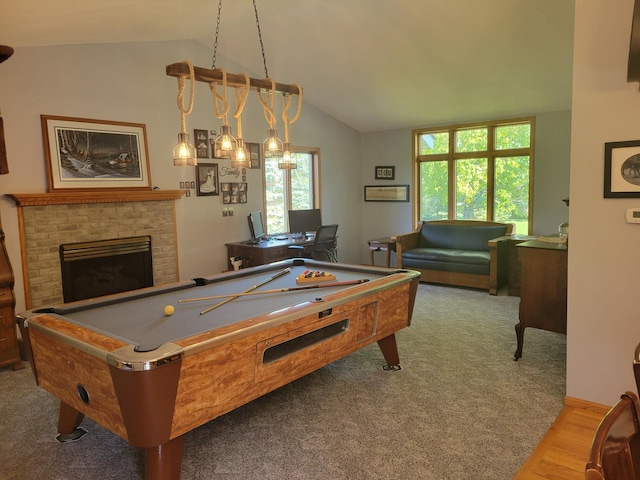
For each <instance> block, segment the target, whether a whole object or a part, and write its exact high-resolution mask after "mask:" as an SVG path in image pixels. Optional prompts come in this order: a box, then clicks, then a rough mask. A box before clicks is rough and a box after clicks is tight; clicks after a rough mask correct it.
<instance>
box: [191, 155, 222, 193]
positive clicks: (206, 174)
mask: <svg viewBox="0 0 640 480" xmlns="http://www.w3.org/2000/svg"><path fill="white" fill-rule="evenodd" d="M196 185H197V188H196V195H197V196H199V197H211V196H214V195H220V188H219V181H218V164H217V163H199V164H198V165H196Z"/></svg>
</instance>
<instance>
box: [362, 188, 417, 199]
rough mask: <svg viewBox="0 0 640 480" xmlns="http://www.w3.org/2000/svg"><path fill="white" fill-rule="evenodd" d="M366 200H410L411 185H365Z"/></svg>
mask: <svg viewBox="0 0 640 480" xmlns="http://www.w3.org/2000/svg"><path fill="white" fill-rule="evenodd" d="M364 201H365V202H408V201H409V185H389V186H383V185H365V186H364Z"/></svg>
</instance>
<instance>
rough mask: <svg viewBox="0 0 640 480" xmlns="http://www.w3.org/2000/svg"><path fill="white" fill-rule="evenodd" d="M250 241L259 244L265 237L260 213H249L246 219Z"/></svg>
mask: <svg viewBox="0 0 640 480" xmlns="http://www.w3.org/2000/svg"><path fill="white" fill-rule="evenodd" d="M248 220H249V231H250V232H251V241H253V242H256V243H257V242H259V241H260V240H262V239H263V238H264V237H265V231H264V223H262V212H261V211H258V212H251V213H250V214H249V217H248Z"/></svg>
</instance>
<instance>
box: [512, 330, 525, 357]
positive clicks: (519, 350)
mask: <svg viewBox="0 0 640 480" xmlns="http://www.w3.org/2000/svg"><path fill="white" fill-rule="evenodd" d="M516 340H517V342H518V346H517V348H516V352H515V353H514V354H513V359H514V360H515V361H518V359H519V358H520V357H522V344H523V343H524V327H523V326H522V322H518V323H516Z"/></svg>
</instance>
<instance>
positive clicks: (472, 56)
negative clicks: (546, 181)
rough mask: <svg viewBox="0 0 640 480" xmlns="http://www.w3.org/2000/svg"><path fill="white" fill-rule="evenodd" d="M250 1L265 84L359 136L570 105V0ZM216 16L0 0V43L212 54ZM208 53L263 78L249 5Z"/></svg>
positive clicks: (170, 1)
mask: <svg viewBox="0 0 640 480" xmlns="http://www.w3.org/2000/svg"><path fill="white" fill-rule="evenodd" d="M256 2H257V7H258V13H259V20H260V29H261V32H262V38H263V43H264V49H265V53H266V59H267V67H268V73H269V76H271V77H273V78H274V79H275V80H276V81H278V82H281V83H292V84H300V85H302V87H303V88H304V99H305V102H309V103H311V104H313V105H315V106H316V107H318V108H319V109H321V110H323V111H325V112H326V113H328V114H329V115H332V116H333V117H335V118H337V119H339V120H341V121H343V122H344V123H346V124H348V125H350V126H351V127H353V128H354V129H356V130H358V131H360V132H374V131H380V130H389V129H396V128H407V127H419V126H431V125H438V124H446V123H456V122H472V121H476V120H488V119H498V118H511V117H517V116H524V115H530V114H536V113H543V112H550V111H558V110H568V109H570V108H571V75H572V45H573V14H574V0H256ZM217 12H218V0H135V1H131V0H103V1H99V0H50V1H49V2H43V1H42V0H13V1H9V0H5V1H2V2H1V5H0V44H4V45H10V46H12V47H14V48H16V49H18V48H19V47H28V46H42V45H62V44H80V43H115V42H146V41H163V40H185V39H192V40H196V41H199V42H202V43H203V44H205V45H206V46H208V47H211V48H212V47H213V42H214V38H215V31H216V16H217ZM221 57H222V58H224V57H226V58H229V59H233V60H234V61H235V62H236V63H238V64H240V65H243V67H244V68H246V71H248V72H252V73H251V74H252V76H256V77H264V76H265V75H264V66H263V60H262V54H261V50H260V43H259V41H258V34H257V28H256V19H255V13H254V8H253V2H252V0H224V1H223V4H222V11H221V22H220V32H219V37H218V59H220V58H221ZM180 60H184V59H167V63H173V62H174V61H180ZM218 61H219V60H218ZM199 66H202V67H206V68H209V67H211V64H208V65H199ZM216 66H218V67H224V66H225V65H224V64H221V63H217V65H216ZM234 73H239V72H234ZM0 75H1V72H0ZM0 79H1V76H0Z"/></svg>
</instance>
